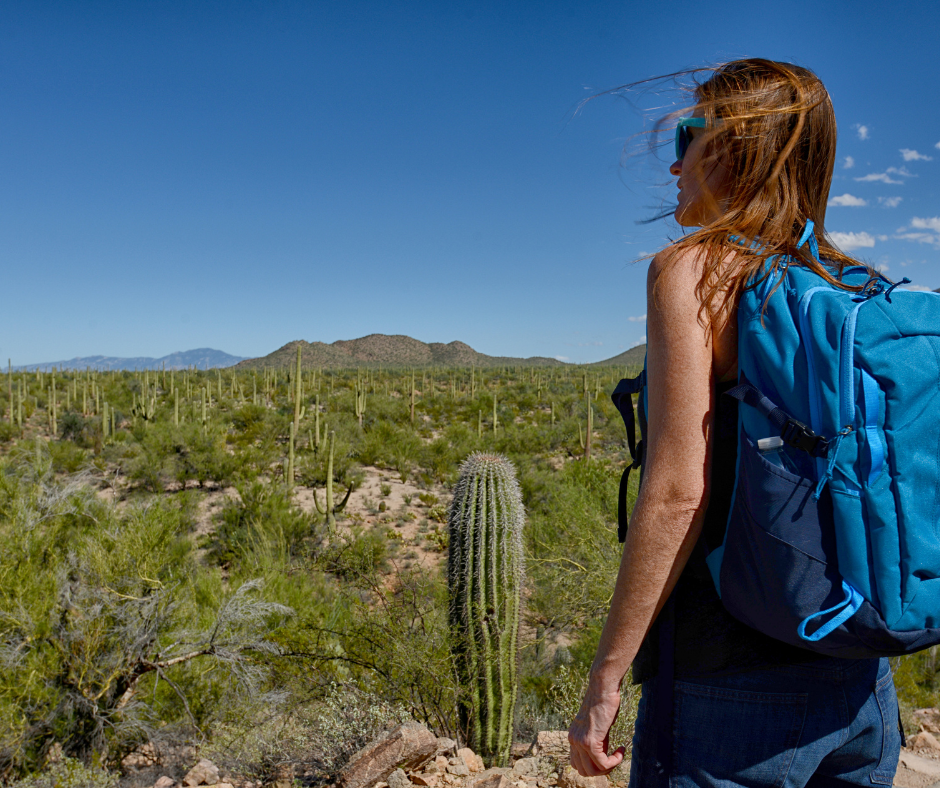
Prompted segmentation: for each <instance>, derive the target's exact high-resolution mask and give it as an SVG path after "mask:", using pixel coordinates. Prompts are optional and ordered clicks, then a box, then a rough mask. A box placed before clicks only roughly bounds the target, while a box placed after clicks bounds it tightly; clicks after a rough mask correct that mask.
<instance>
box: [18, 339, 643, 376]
mask: <svg viewBox="0 0 940 788" xmlns="http://www.w3.org/2000/svg"><path fill="white" fill-rule="evenodd" d="M298 345H300V349H301V351H300V352H301V357H302V364H303V366H305V367H308V368H309V367H320V368H324V369H342V368H347V369H348V368H350V367H471V366H472V367H522V366H534V367H563V366H567V365H568V362H565V361H559V360H558V359H555V358H546V357H545V356H532V357H530V358H513V357H511V356H487V355H486V354H485V353H478V352H477V351H476V350H474V349H473V348H472V347H470V346H469V345H467V344H465V343H463V342H448V343H447V344H446V345H445V344H442V343H440V342H430V343H428V342H421V341H420V340H418V339H412V338H411V337H408V336H404V335H402V334H395V335H393V336H389V335H387V334H370V335H369V336H367V337H361V338H360V339H340V340H337V341H336V342H333V343H331V344H326V343H325V342H305V341H304V340H302V339H301V340H296V341H294V342H288V343H287V344H286V345H284V346H283V347H281V348H278V349H277V350H275V351H274V352H273V353H269V354H268V355H267V356H262V357H260V358H244V357H242V356H232V355H229V354H228V353H223V352H222V351H221V350H213V349H212V348H205V347H204V348H197V349H196V350H185V351H181V352H178V353H171V354H170V355H168V356H163V357H162V358H149V357H146V356H141V357H138V358H118V357H115V356H82V357H80V358H72V359H69V360H67V361H47V362H44V363H42V364H25V365H23V366H20V367H14V368H13V369H14V370H17V371H35V370H37V369H41V370H46V371H48V370H51V369H52V368H53V367H55V368H56V369H101V370H124V369H128V370H134V369H162V368H164V366H165V367H166V369H189V368H190V367H196V368H197V369H212V368H216V367H232V366H236V367H238V368H239V369H263V368H265V367H267V368H269V369H279V368H286V367H288V366H289V365H291V364H294V363H295V362H296V360H297V346H298ZM645 354H646V345H639V346H637V347H634V348H630V350H627V351H625V352H623V353H621V354H619V355H617V356H614V357H613V358H608V359H605V360H604V361H595V362H593V363H592V364H587V365H585V366H595V367H596V366H627V367H632V366H639V365H642V363H643V357H644V355H645Z"/></svg>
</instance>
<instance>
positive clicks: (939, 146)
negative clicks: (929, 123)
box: [934, 142, 940, 150]
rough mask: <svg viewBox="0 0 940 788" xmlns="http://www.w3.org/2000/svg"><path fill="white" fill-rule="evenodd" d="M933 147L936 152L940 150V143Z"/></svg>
mask: <svg viewBox="0 0 940 788" xmlns="http://www.w3.org/2000/svg"><path fill="white" fill-rule="evenodd" d="M934 147H935V148H936V149H937V150H940V142H938V143H937V144H936V145H934Z"/></svg>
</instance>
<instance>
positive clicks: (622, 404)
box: [610, 366, 646, 543]
mask: <svg viewBox="0 0 940 788" xmlns="http://www.w3.org/2000/svg"><path fill="white" fill-rule="evenodd" d="M645 388H646V367H645V366H644V367H643V371H642V372H641V373H640V374H639V375H637V376H636V377H635V378H624V379H623V380H621V381H620V382H619V383H618V384H617V387H616V388H615V389H614V392H613V394H611V395H610V398H611V400H612V401H613V403H614V407H615V408H617V410H618V411H620V415H621V417H622V418H623V424H624V426H625V427H626V428H627V446H628V448H629V449H630V459H631V461H632V462H631V464H630V465H628V466H627V467H626V468H624V471H623V475H622V476H621V477H620V490H619V492H618V494H617V538H618V539H619V540H620V542H621V543H622V542H624V541H625V540H626V538H627V525H628V523H629V518H628V516H627V489H628V486H629V482H630V471H632V470H633V469H634V468H640V467H641V466H642V465H643V453H644V452H643V438H644V437H645V434H646V412H645V410H646V409H645V406H644V403H643V394H644V389H645ZM634 394H639V395H640V402H639V408H640V440H639V442H638V441H637V439H636V415H635V414H634V412H633V395H634ZM641 474H642V471H641ZM640 478H641V479H642V476H641V477H640Z"/></svg>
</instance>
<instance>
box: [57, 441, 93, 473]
mask: <svg viewBox="0 0 940 788" xmlns="http://www.w3.org/2000/svg"><path fill="white" fill-rule="evenodd" d="M49 454H50V456H51V458H52V467H53V469H54V470H55V472H56V473H77V472H78V471H79V470H80V469H81V468H82V467H83V466H84V465H85V461H86V458H87V454H86V452H85V451H84V449H81V448H79V447H78V446H76V445H75V444H74V443H72V442H71V441H51V442H50V443H49Z"/></svg>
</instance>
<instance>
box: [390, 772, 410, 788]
mask: <svg viewBox="0 0 940 788" xmlns="http://www.w3.org/2000/svg"><path fill="white" fill-rule="evenodd" d="M388 788H411V780H409V779H408V775H407V774H405V770H404V769H396V770H395V771H393V772H392V773H391V774H390V775H389V776H388Z"/></svg>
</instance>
